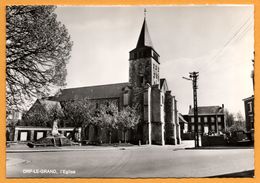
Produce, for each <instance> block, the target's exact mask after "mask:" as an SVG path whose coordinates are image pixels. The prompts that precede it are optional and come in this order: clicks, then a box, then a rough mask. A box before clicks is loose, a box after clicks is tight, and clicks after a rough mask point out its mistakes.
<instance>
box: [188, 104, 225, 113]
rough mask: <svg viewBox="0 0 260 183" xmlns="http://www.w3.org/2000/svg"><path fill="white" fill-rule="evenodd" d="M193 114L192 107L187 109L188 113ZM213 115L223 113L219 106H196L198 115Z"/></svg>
mask: <svg viewBox="0 0 260 183" xmlns="http://www.w3.org/2000/svg"><path fill="white" fill-rule="evenodd" d="M193 114H194V109H193V108H191V109H190V110H189V115H193ZM206 114H209V115H213V114H224V111H223V108H222V107H220V106H201V107H198V115H206Z"/></svg>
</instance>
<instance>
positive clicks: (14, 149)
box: [6, 142, 193, 153]
mask: <svg viewBox="0 0 260 183" xmlns="http://www.w3.org/2000/svg"><path fill="white" fill-rule="evenodd" d="M192 147H193V145H192V144H190V143H187V142H182V144H179V145H164V146H161V145H141V146H138V145H132V144H122V145H109V144H107V145H100V146H95V145H85V146H61V147H59V146H56V147H51V146H48V147H35V148H29V147H28V146H27V145H26V144H12V145H11V146H10V147H7V148H6V153H21V152H23V153H26V152H60V151H100V150H134V149H144V148H145V149H149V148H158V149H161V148H163V149H169V150H181V149H185V148H192Z"/></svg>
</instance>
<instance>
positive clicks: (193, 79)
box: [183, 71, 199, 147]
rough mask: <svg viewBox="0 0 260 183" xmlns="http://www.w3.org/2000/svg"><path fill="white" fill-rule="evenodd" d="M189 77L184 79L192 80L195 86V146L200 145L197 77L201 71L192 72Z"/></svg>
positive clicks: (193, 86)
mask: <svg viewBox="0 0 260 183" xmlns="http://www.w3.org/2000/svg"><path fill="white" fill-rule="evenodd" d="M189 74H190V75H189V78H186V77H183V79H187V80H191V81H192V88H193V112H194V123H195V138H194V140H195V147H199V131H198V100H197V89H198V85H197V79H198V76H199V72H195V71H194V72H190V73H189Z"/></svg>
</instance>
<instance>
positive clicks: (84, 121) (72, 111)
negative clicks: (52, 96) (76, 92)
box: [61, 99, 96, 129]
mask: <svg viewBox="0 0 260 183" xmlns="http://www.w3.org/2000/svg"><path fill="white" fill-rule="evenodd" d="M61 105H62V109H63V113H64V120H65V121H69V122H70V123H71V124H72V125H73V126H74V127H75V129H77V128H79V127H85V126H87V125H89V124H94V123H95V121H96V115H95V105H94V103H93V102H91V100H87V99H75V100H71V101H66V102H62V103H61Z"/></svg>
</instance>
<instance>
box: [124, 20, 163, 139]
mask: <svg viewBox="0 0 260 183" xmlns="http://www.w3.org/2000/svg"><path fill="white" fill-rule="evenodd" d="M159 57H160V56H159V54H158V53H157V52H156V51H155V50H154V47H153V44H152V40H151V37H150V35H149V31H148V27H147V23H146V18H144V21H143V25H142V29H141V32H140V35H139V38H138V41H137V45H136V47H135V49H133V50H132V51H130V54H129V83H130V85H131V87H132V93H131V96H132V97H131V98H132V99H131V103H132V105H137V106H138V110H139V114H140V120H141V123H140V124H139V125H138V128H137V134H138V135H137V136H138V137H137V138H138V140H140V139H141V140H142V143H143V144H151V143H152V135H151V134H152V123H151V119H152V108H151V107H152V90H153V89H156V88H158V90H159V87H160V86H159V85H160V75H159V73H160V70H159V68H160V67H159V66H160V62H159Z"/></svg>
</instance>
